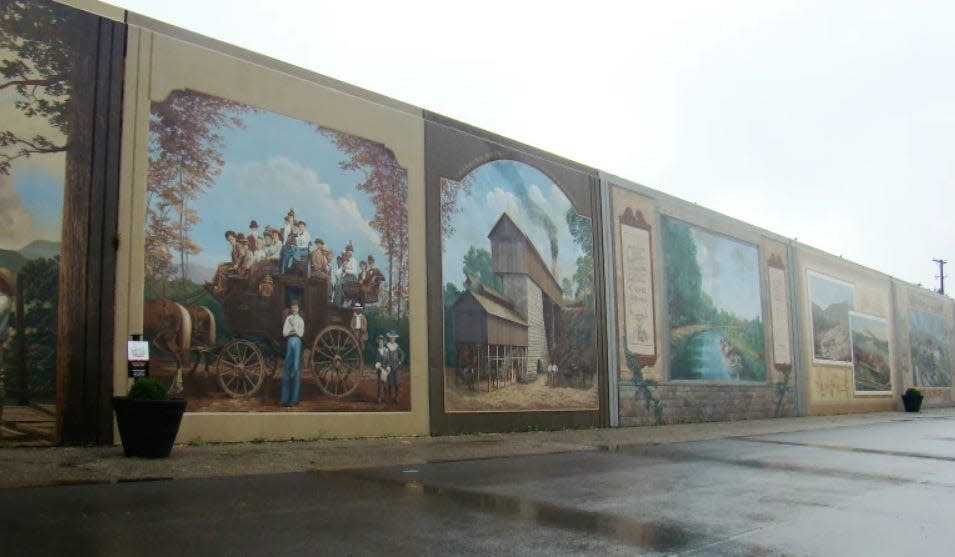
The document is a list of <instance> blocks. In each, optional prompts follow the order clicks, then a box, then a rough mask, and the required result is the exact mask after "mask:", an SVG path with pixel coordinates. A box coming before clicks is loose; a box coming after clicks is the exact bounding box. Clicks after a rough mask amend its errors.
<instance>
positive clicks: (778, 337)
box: [769, 265, 793, 366]
mask: <svg viewBox="0 0 955 557" xmlns="http://www.w3.org/2000/svg"><path fill="white" fill-rule="evenodd" d="M769 305H770V309H769V311H770V314H771V316H772V325H773V363H774V364H776V365H778V366H789V365H792V362H793V358H792V346H791V345H790V343H789V289H788V288H787V287H786V271H785V270H784V269H781V268H779V267H774V266H772V265H770V267H769Z"/></svg>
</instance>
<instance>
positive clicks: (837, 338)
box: [808, 271, 855, 364]
mask: <svg viewBox="0 0 955 557" xmlns="http://www.w3.org/2000/svg"><path fill="white" fill-rule="evenodd" d="M808 276H809V303H810V304H811V308H812V347H813V359H814V360H817V361H824V362H833V363H844V364H850V363H851V362H852V347H851V343H852V340H851V338H850V334H849V312H850V311H851V310H853V309H854V308H855V288H853V286H852V285H851V284H848V283H845V282H842V281H839V280H836V279H833V278H830V277H827V276H825V275H820V274H818V273H814V272H812V271H809V273H808Z"/></svg>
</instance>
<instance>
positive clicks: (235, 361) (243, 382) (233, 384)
mask: <svg viewBox="0 0 955 557" xmlns="http://www.w3.org/2000/svg"><path fill="white" fill-rule="evenodd" d="M216 376H217V377H218V379H219V386H220V387H222V390H223V391H225V392H226V394H228V395H229V396H231V397H232V398H245V397H250V396H252V395H254V394H255V393H256V392H258V390H259V389H260V388H261V387H262V381H263V379H264V378H265V357H264V356H263V355H262V351H261V350H259V347H258V346H256V345H255V343H254V342H250V341H248V340H245V339H241V338H234V339H232V340H230V341H229V343H228V344H226V345H225V346H223V347H222V350H221V351H220V352H219V359H218V360H216Z"/></svg>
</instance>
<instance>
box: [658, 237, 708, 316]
mask: <svg viewBox="0 0 955 557" xmlns="http://www.w3.org/2000/svg"><path fill="white" fill-rule="evenodd" d="M663 245H664V251H663V268H664V270H665V271H666V279H667V308H668V311H669V315H670V326H671V327H680V326H683V325H691V324H694V323H699V322H701V315H702V313H703V312H704V306H706V300H705V295H704V293H703V272H702V271H701V270H700V266H699V264H698V263H697V261H696V242H694V240H693V236H692V234H691V232H690V229H689V227H687V226H686V225H684V224H681V223H679V222H676V221H672V220H670V219H663Z"/></svg>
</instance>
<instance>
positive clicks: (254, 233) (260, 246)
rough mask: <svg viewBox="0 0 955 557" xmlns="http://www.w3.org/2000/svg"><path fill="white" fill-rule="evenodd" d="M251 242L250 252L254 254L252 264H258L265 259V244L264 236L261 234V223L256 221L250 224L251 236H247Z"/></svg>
mask: <svg viewBox="0 0 955 557" xmlns="http://www.w3.org/2000/svg"><path fill="white" fill-rule="evenodd" d="M246 239H247V240H248V241H249V251H250V252H251V253H252V263H258V262H259V261H262V260H263V259H265V242H264V241H263V238H262V235H261V234H259V223H258V222H256V221H255V220H254V219H253V220H252V222H250V223H249V234H248V236H246Z"/></svg>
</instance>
